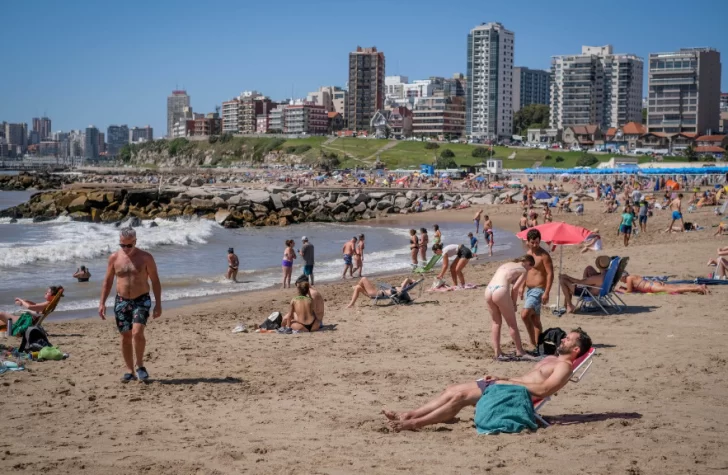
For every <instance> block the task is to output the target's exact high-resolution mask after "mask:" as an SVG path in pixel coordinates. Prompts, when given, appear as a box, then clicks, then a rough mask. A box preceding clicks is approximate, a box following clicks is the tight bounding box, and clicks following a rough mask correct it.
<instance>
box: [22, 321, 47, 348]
mask: <svg viewBox="0 0 728 475" xmlns="http://www.w3.org/2000/svg"><path fill="white" fill-rule="evenodd" d="M46 346H52V345H51V343H50V341H48V334H47V333H46V331H45V330H44V329H43V327H41V326H39V325H33V326H31V327H28V329H27V330H25V333H24V334H23V341H22V342H21V343H20V348H19V351H20V352H21V353H22V352H24V351H31V350H33V351H37V350H39V349H41V348H45V347H46Z"/></svg>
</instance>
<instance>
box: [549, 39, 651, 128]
mask: <svg viewBox="0 0 728 475" xmlns="http://www.w3.org/2000/svg"><path fill="white" fill-rule="evenodd" d="M642 77H643V61H642V58H640V57H638V56H635V55H632V54H614V53H613V50H612V45H606V46H582V48H581V54H578V55H568V56H554V57H553V58H552V59H551V101H550V102H551V127H552V128H557V129H563V128H565V127H569V126H573V125H598V126H599V127H601V128H603V129H606V128H609V127H621V126H623V125H624V124H627V123H629V122H637V123H640V124H641V123H642V84H643V79H642Z"/></svg>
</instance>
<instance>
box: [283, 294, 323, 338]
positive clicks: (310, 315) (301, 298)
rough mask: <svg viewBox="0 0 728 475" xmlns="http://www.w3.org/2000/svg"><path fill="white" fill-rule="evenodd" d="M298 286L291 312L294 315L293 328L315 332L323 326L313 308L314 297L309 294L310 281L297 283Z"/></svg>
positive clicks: (292, 301)
mask: <svg viewBox="0 0 728 475" xmlns="http://www.w3.org/2000/svg"><path fill="white" fill-rule="evenodd" d="M296 288H297V289H298V295H297V296H296V297H294V298H293V300H291V310H290V313H291V315H293V316H294V320H293V322H291V329H292V330H298V331H304V330H305V331H307V332H314V331H316V330H318V329H319V328H320V327H321V321H320V320H319V319H318V318H317V317H316V312H314V310H313V299H312V298H311V297H310V296H309V288H308V282H301V283H297V284H296Z"/></svg>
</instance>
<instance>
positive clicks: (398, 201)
mask: <svg viewBox="0 0 728 475" xmlns="http://www.w3.org/2000/svg"><path fill="white" fill-rule="evenodd" d="M410 205H412V200H409V199H407V198H405V197H404V196H400V197H398V198H395V199H394V206H396V207H397V208H400V209H401V208H407V207H408V206H410Z"/></svg>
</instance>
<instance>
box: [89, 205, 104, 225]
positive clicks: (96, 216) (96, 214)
mask: <svg viewBox="0 0 728 475" xmlns="http://www.w3.org/2000/svg"><path fill="white" fill-rule="evenodd" d="M102 213H103V211H101V210H100V209H98V208H91V222H93V223H100V222H101V214H102Z"/></svg>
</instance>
